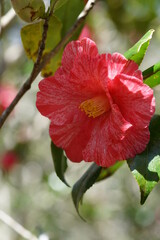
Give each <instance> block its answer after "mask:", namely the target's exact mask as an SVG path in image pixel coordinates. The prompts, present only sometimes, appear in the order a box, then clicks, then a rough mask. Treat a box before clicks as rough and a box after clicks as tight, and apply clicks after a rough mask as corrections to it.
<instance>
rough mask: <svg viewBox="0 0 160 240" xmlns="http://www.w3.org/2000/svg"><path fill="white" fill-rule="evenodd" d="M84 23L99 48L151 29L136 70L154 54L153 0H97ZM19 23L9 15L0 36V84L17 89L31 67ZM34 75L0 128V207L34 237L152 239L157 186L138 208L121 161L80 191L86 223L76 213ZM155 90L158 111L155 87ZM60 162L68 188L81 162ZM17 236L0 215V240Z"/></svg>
mask: <svg viewBox="0 0 160 240" xmlns="http://www.w3.org/2000/svg"><path fill="white" fill-rule="evenodd" d="M77 1H81V0H77ZM45 3H46V5H47V4H48V3H47V1H45ZM10 7H11V5H10V1H9V0H1V15H2V16H3V15H5V13H6V12H7V11H8V10H9V9H10ZM86 24H87V25H88V27H89V28H90V31H91V37H92V39H93V40H94V41H96V43H97V45H98V48H99V51H100V52H101V53H102V52H111V53H112V52H116V51H118V52H120V53H122V54H123V53H124V52H125V51H126V50H127V49H128V48H129V47H131V46H132V45H133V44H134V43H135V42H136V41H138V40H139V38H140V37H141V36H142V35H143V34H144V33H145V32H146V31H148V30H149V29H151V28H153V29H155V30H156V31H155V33H154V36H153V39H152V41H151V45H150V47H149V50H148V52H147V54H146V56H145V59H144V61H143V63H142V65H141V67H140V68H141V70H145V69H146V68H148V67H150V66H151V65H153V64H154V63H156V62H157V61H159V60H160V2H159V0H130V1H126V0H103V1H99V2H98V3H97V5H96V6H95V7H94V9H93V11H92V12H91V13H90V15H89V16H88V18H87V20H86ZM24 25H25V23H24V22H23V21H21V20H20V19H19V18H18V17H15V18H14V20H13V21H12V22H11V24H10V25H9V26H8V27H7V28H6V29H3V31H2V32H1V35H0V85H2V84H3V85H7V86H12V88H15V89H17V90H18V89H19V88H20V86H21V85H22V84H23V82H24V81H25V80H26V79H27V77H28V76H29V74H30V72H31V69H32V66H33V63H32V61H31V60H29V59H27V57H26V55H25V52H24V50H23V46H22V42H21V38H20V29H21V28H22V26H24ZM40 79H41V76H39V77H38V78H37V79H36V81H35V82H34V83H33V85H32V88H31V90H30V91H28V92H27V93H26V95H25V96H24V97H23V98H22V99H21V101H20V102H19V104H18V105H17V107H16V108H15V110H14V112H13V113H12V114H11V115H10V117H9V118H8V120H7V121H6V123H5V125H4V127H3V128H2V130H1V132H0V167H1V169H0V209H1V210H3V211H4V212H6V213H7V214H9V215H10V216H12V217H13V218H14V219H15V220H16V221H17V222H19V223H20V224H22V225H23V226H24V227H25V228H26V229H28V230H29V231H31V232H32V233H34V234H35V235H36V236H37V237H38V238H39V239H40V240H75V239H76V240H81V239H87V240H88V239H92V240H115V239H119V240H142V239H146V240H150V239H152V240H159V239H160V204H159V196H160V184H158V185H157V186H156V187H155V189H154V190H153V192H152V193H151V195H150V196H149V198H148V199H147V201H146V203H145V204H144V205H143V206H141V205H140V203H139V202H140V193H139V189H138V185H137V183H136V181H135V180H134V179H133V176H132V174H131V173H130V171H129V168H128V166H127V164H125V165H124V166H123V167H122V168H120V169H119V170H118V171H117V172H116V173H115V174H114V176H112V177H110V178H109V179H107V180H106V181H102V182H100V183H97V184H95V185H94V186H93V187H92V188H91V189H90V190H89V191H88V192H87V193H86V194H85V197H84V200H83V206H82V207H81V208H80V212H81V213H82V215H83V216H84V218H85V219H86V220H87V222H83V221H82V220H81V219H80V218H79V217H78V215H77V213H76V210H75V209H74V206H73V203H72V199H71V194H70V193H71V189H70V188H67V187H66V186H65V185H64V184H63V183H61V181H60V180H59V179H58V178H57V176H56V174H55V172H54V167H53V162H52V157H51V153H50V138H49V134H48V126H49V121H48V120H47V119H45V118H44V117H42V116H41V115H40V114H39V112H38V111H37V109H36V107H35V101H36V93H37V91H38V82H39V81H40ZM155 96H156V111H157V112H159V100H160V97H159V89H158V88H156V89H155ZM68 165H69V168H68V170H67V173H66V178H67V180H68V182H69V183H70V185H71V186H72V185H73V184H74V182H75V181H76V180H78V178H79V177H80V176H81V175H82V174H83V172H84V171H85V169H87V168H88V166H89V164H86V163H83V162H82V163H80V164H74V163H70V162H69V163H68ZM21 239H23V238H22V237H21V236H20V235H18V234H17V233H16V232H15V231H13V230H12V229H11V228H9V227H8V226H7V225H6V224H4V223H3V222H2V221H1V220H0V240H21Z"/></svg>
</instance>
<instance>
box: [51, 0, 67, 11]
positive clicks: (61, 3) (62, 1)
mask: <svg viewBox="0 0 160 240" xmlns="http://www.w3.org/2000/svg"><path fill="white" fill-rule="evenodd" d="M55 1H56V0H52V1H51V5H52V4H54V3H55ZM66 2H68V0H58V1H57V2H56V4H55V6H54V12H55V11H56V10H57V9H58V8H60V7H62V6H63V5H64V4H65V3H66Z"/></svg>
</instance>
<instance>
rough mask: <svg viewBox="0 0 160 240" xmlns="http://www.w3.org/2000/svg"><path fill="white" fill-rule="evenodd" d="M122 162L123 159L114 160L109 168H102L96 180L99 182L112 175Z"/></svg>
mask: <svg viewBox="0 0 160 240" xmlns="http://www.w3.org/2000/svg"><path fill="white" fill-rule="evenodd" d="M124 163H125V161H120V162H116V163H115V164H114V165H113V166H111V167H109V168H102V169H101V172H100V174H99V176H98V178H97V180H96V182H100V181H102V180H104V179H106V178H108V177H110V176H112V175H113V174H114V173H115V172H116V171H117V170H118V169H119V168H120V167H121V166H122V165H123V164H124Z"/></svg>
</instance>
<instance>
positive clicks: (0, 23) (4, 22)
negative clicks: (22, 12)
mask: <svg viewBox="0 0 160 240" xmlns="http://www.w3.org/2000/svg"><path fill="white" fill-rule="evenodd" d="M15 16H16V13H15V11H14V10H13V8H11V9H10V10H9V11H8V12H7V13H6V15H4V16H3V17H2V18H1V19H0V33H1V31H2V30H3V29H4V28H6V27H7V26H8V25H9V24H10V22H11V21H12V20H13V19H14V17H15Z"/></svg>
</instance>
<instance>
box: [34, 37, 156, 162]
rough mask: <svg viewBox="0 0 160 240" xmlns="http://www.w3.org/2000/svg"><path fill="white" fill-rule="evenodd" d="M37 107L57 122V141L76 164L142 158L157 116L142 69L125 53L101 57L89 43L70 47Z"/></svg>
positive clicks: (54, 138) (54, 125)
mask: <svg viewBox="0 0 160 240" xmlns="http://www.w3.org/2000/svg"><path fill="white" fill-rule="evenodd" d="M39 89H40V91H39V92H38V93H37V102H36V105H37V108H38V110H39V111H40V112H41V114H42V115H44V116H46V117H48V118H49V119H50V121H51V124H50V129H49V133H50V136H51V139H52V141H53V142H54V143H55V144H56V145H57V146H58V147H61V148H63V149H64V150H65V152H66V155H67V157H68V158H69V159H70V160H71V161H73V162H80V161H82V160H84V161H86V162H92V161H94V162H96V164H98V165H100V166H103V167H109V166H111V165H113V164H114V163H115V162H116V161H120V160H125V159H128V158H131V157H134V156H135V155H136V154H138V153H141V152H142V151H143V150H144V149H145V148H146V145H147V143H148V142H149V138H150V133H149V129H148V125H149V122H150V120H151V117H152V115H153V114H154V111H155V99H154V97H153V91H152V89H150V88H149V87H148V86H147V85H145V84H143V79H142V73H141V71H140V70H138V65H137V64H136V63H135V62H133V61H130V60H127V59H126V58H125V57H124V56H122V55H121V54H119V53H114V54H112V55H111V54H107V55H106V54H102V55H100V54H98V50H97V47H96V45H95V43H94V42H93V41H92V40H90V39H88V38H84V39H82V40H81V41H72V42H70V43H69V44H68V45H67V46H66V48H65V50H64V53H63V57H62V65H61V67H59V68H58V70H57V71H56V73H55V75H54V76H51V77H48V78H46V79H43V80H42V81H41V82H40V84H39Z"/></svg>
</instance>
